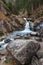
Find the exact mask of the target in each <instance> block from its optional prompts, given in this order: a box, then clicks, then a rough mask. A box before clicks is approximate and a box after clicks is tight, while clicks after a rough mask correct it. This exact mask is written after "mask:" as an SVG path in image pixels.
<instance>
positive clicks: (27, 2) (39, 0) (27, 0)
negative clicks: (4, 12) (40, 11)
mask: <svg viewBox="0 0 43 65" xmlns="http://www.w3.org/2000/svg"><path fill="white" fill-rule="evenodd" d="M3 1H4V3H5V4H6V6H7V7H8V8H9V9H10V11H12V13H14V14H19V12H20V11H21V10H23V9H24V10H27V12H28V13H31V12H33V10H34V9H36V8H38V7H39V6H41V5H43V0H15V2H14V0H3Z"/></svg>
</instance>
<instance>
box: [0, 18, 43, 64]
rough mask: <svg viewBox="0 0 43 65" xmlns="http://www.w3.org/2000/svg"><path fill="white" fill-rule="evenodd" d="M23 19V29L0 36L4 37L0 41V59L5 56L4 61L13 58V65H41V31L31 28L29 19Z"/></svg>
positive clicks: (42, 49) (42, 48)
mask: <svg viewBox="0 0 43 65" xmlns="http://www.w3.org/2000/svg"><path fill="white" fill-rule="evenodd" d="M23 19H24V21H25V26H24V29H23V30H20V31H14V32H13V33H11V34H8V35H7V36H5V37H2V38H4V39H3V40H2V41H0V55H1V56H0V60H2V59H1V57H2V56H5V57H4V59H3V60H4V61H6V59H8V60H10V59H12V58H13V61H14V64H13V65H15V64H17V65H18V64H19V65H29V64H30V65H42V63H43V36H42V34H43V33H42V32H38V31H36V32H35V31H33V30H31V28H30V27H31V26H30V21H29V20H27V19H26V18H23ZM41 33H42V34H41ZM3 60H2V61H3ZM2 64H3V63H2Z"/></svg>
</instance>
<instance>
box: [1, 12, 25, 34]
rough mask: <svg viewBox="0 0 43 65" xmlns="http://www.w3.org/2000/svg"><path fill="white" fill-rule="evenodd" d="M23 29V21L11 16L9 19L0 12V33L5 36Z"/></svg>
mask: <svg viewBox="0 0 43 65" xmlns="http://www.w3.org/2000/svg"><path fill="white" fill-rule="evenodd" d="M23 28H24V21H23V19H22V18H21V17H18V16H15V15H11V16H9V17H7V16H5V15H4V14H3V12H1V11H0V33H1V35H2V34H6V33H8V32H12V31H14V30H22V29H23Z"/></svg>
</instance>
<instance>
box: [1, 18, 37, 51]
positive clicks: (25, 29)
mask: <svg viewBox="0 0 43 65" xmlns="http://www.w3.org/2000/svg"><path fill="white" fill-rule="evenodd" d="M23 19H24V21H25V27H24V30H22V31H14V32H12V33H11V34H9V35H8V36H6V38H7V39H10V40H12V41H13V40H14V38H15V36H17V35H20V36H21V35H25V34H30V33H32V34H36V33H37V32H34V31H31V30H30V21H27V18H23ZM0 45H1V46H2V47H1V48H0V50H3V49H5V48H6V46H7V45H8V44H6V43H5V42H4V40H3V41H2V42H0Z"/></svg>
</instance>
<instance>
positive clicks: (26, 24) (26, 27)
mask: <svg viewBox="0 0 43 65" xmlns="http://www.w3.org/2000/svg"><path fill="white" fill-rule="evenodd" d="M24 20H25V22H26V23H25V27H24V30H29V29H30V21H27V19H26V18H24Z"/></svg>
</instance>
